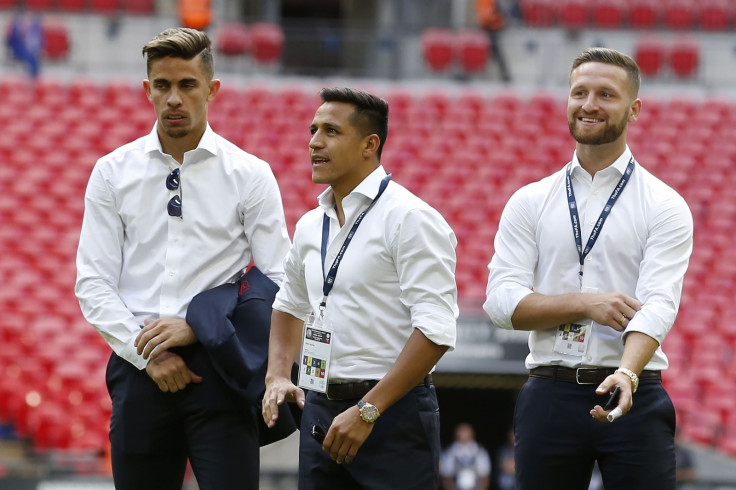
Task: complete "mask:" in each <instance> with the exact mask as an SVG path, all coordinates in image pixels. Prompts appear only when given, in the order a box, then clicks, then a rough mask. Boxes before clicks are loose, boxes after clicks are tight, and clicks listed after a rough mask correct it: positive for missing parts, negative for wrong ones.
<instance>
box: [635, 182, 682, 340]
mask: <svg viewBox="0 0 736 490" xmlns="http://www.w3.org/2000/svg"><path fill="white" fill-rule="evenodd" d="M651 223H653V225H652V226H651V227H650V231H649V236H648V238H647V241H646V245H645V248H644V257H643V260H642V262H641V265H640V269H639V281H638V282H637V288H636V297H637V298H640V299H641V301H642V303H643V306H642V308H641V310H640V311H638V312H637V313H636V315H634V318H632V319H631V322H630V323H629V324H628V325H627V326H626V331H625V333H624V336H623V340H625V336H626V335H628V334H629V333H631V332H641V333H644V334H646V335H649V336H650V337H652V338H653V339H655V340H656V341H657V342H659V343H660V344H661V343H662V341H664V338H665V337H666V335H667V333H669V331H670V329H671V328H672V325H673V324H674V322H675V318H676V316H677V311H678V309H679V306H680V298H681V294H682V285H683V282H684V278H685V272H686V271H687V267H688V263H689V261H690V254H691V253H692V250H693V218H692V214H691V212H690V209H689V208H688V206H687V203H686V202H685V200H684V199H682V198H680V196H674V197H673V198H672V199H669V200H667V201H665V202H664V203H663V205H662V206H661V207H660V208H659V209H658V210H657V212H656V213H653V215H652V218H651Z"/></svg>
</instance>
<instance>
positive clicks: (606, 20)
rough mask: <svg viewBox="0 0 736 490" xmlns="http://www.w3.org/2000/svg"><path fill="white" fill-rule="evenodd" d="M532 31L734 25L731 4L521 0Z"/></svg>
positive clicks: (735, 7) (720, 0)
mask: <svg viewBox="0 0 736 490" xmlns="http://www.w3.org/2000/svg"><path fill="white" fill-rule="evenodd" d="M519 3H520V7H521V13H522V17H523V19H524V21H525V23H526V24H527V25H528V26H531V27H550V26H558V25H559V26H562V27H565V28H568V29H583V28H598V29H622V28H624V29H626V28H631V29H657V28H664V29H672V30H691V29H701V30H704V31H725V30H728V29H730V28H731V27H732V26H733V25H734V21H735V19H736V4H734V2H732V1H730V0H596V1H594V2H589V1H587V0H519Z"/></svg>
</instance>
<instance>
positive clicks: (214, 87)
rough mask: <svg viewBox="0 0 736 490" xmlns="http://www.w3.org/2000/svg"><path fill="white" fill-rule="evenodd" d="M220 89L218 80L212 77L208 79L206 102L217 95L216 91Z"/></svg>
mask: <svg viewBox="0 0 736 490" xmlns="http://www.w3.org/2000/svg"><path fill="white" fill-rule="evenodd" d="M219 91H220V80H218V79H217V78H213V79H212V80H211V81H210V93H209V94H207V102H212V101H213V100H214V99H215V96H217V92H219Z"/></svg>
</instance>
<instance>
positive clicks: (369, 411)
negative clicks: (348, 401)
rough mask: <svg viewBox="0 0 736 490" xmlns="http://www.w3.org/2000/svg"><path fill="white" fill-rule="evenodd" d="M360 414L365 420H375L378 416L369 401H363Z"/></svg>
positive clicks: (376, 410)
mask: <svg viewBox="0 0 736 490" xmlns="http://www.w3.org/2000/svg"><path fill="white" fill-rule="evenodd" d="M360 416H361V417H362V418H363V420H365V421H366V422H375V421H376V419H377V418H378V409H377V408H376V407H374V406H373V405H371V404H370V403H365V404H364V405H363V406H362V407H361V409H360Z"/></svg>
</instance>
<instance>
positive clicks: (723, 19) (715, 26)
mask: <svg viewBox="0 0 736 490" xmlns="http://www.w3.org/2000/svg"><path fill="white" fill-rule="evenodd" d="M732 17H733V11H732V10H731V8H730V4H729V2H728V0H700V27H701V28H702V29H704V30H706V31H724V30H726V29H728V28H729V27H730V26H731V22H732Z"/></svg>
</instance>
